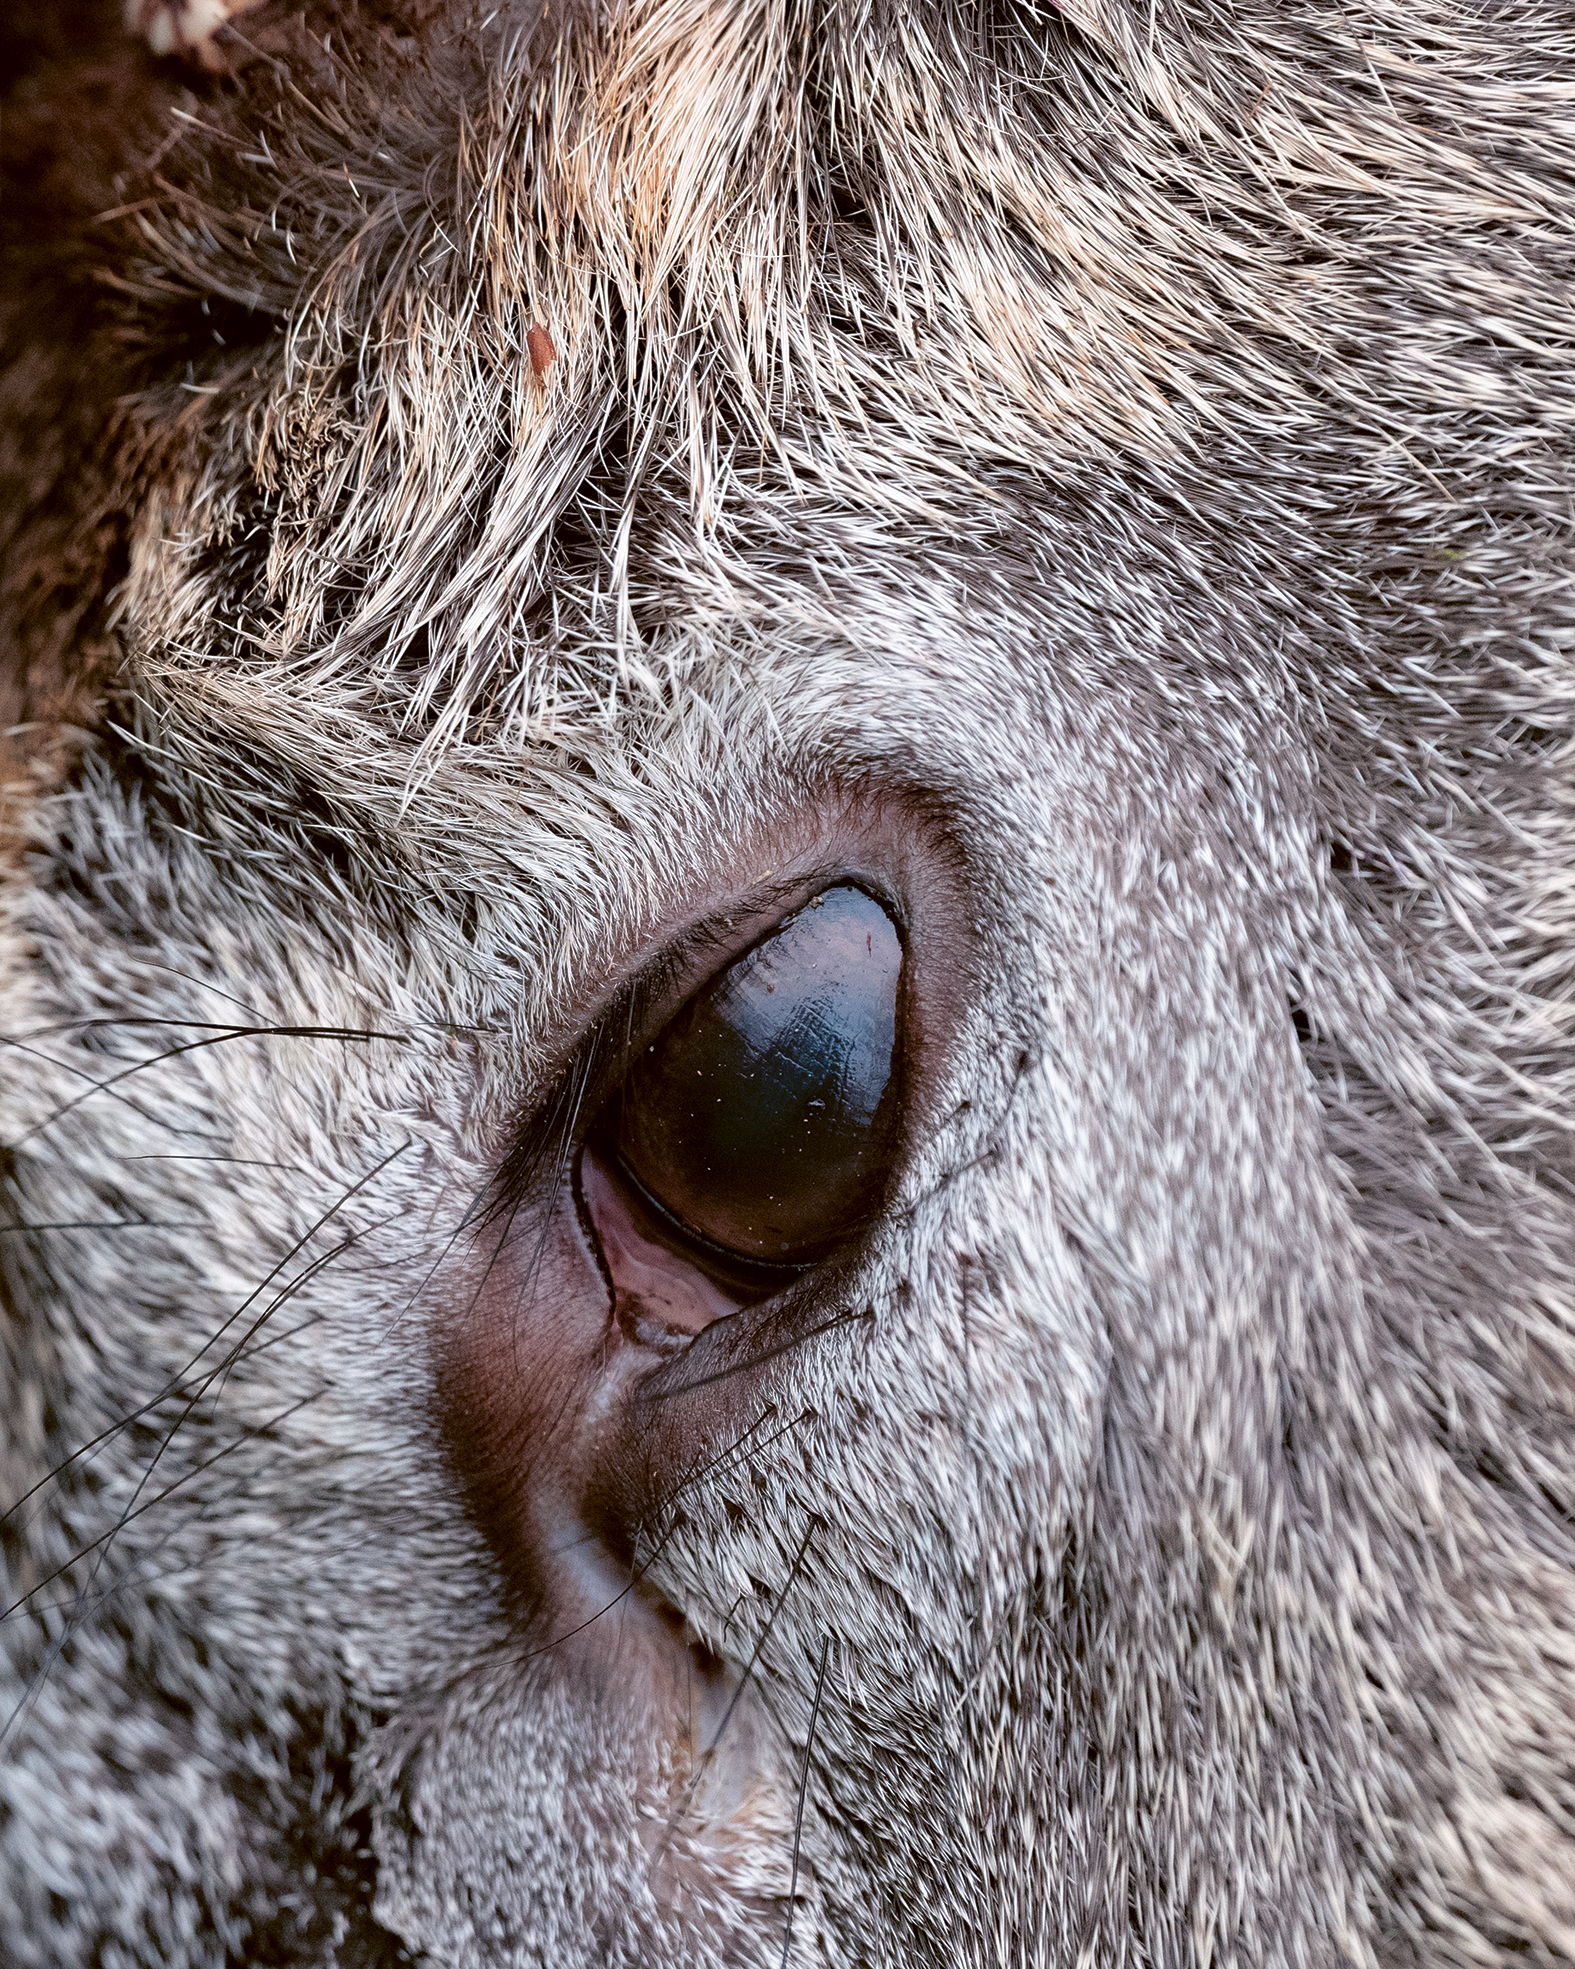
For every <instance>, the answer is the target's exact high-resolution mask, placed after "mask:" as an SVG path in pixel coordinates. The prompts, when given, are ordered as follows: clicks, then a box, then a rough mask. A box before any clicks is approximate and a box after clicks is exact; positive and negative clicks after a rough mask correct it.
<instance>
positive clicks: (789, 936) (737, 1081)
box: [615, 887, 902, 1262]
mask: <svg viewBox="0 0 1575 1969" xmlns="http://www.w3.org/2000/svg"><path fill="white" fill-rule="evenodd" d="M901 972H902V945H901V942H900V941H899V939H898V936H897V929H896V925H895V924H894V923H893V922H892V920H891V918H890V917H889V916H888V915H887V914H886V911H885V910H884V909H883V908H882V907H881V905H880V904H879V903H878V902H876V901H875V900H874V898H873V897H871V896H867V895H866V894H865V893H864V892H863V890H862V889H854V888H847V887H845V888H837V889H828V890H826V891H825V892H824V893H823V894H821V895H819V896H817V897H815V899H814V901H813V902H811V903H809V904H808V905H807V906H806V907H805V908H803V909H801V910H799V911H798V913H797V914H796V915H794V916H791V917H789V918H788V920H787V922H786V923H784V924H783V925H782V927H781V928H780V929H779V930H777V931H775V932H774V933H773V934H772V935H771V936H769V937H767V938H766V939H765V940H764V941H763V942H762V943H759V944H757V945H756V946H755V947H754V949H753V950H750V951H747V952H746V953H745V954H744V956H742V957H741V958H739V960H738V961H737V963H735V964H733V965H732V966H731V967H730V968H729V969H728V970H726V971H724V972H723V973H722V975H721V976H720V977H719V978H716V979H714V980H713V981H712V983H711V984H709V985H708V986H706V987H705V989H704V990H703V991H701V992H700V993H699V994H698V995H697V996H696V997H695V998H693V999H691V1000H690V1002H689V1003H688V1005H686V1006H685V1007H684V1008H683V1009H682V1010H681V1011H680V1012H679V1013H678V1014H677V1016H676V1017H675V1018H674V1019H673V1020H672V1022H671V1023H670V1024H669V1025H668V1027H667V1028H666V1030H665V1031H664V1032H663V1033H662V1035H661V1037H660V1038H659V1039H658V1040H657V1041H656V1043H655V1045H654V1046H652V1047H651V1049H650V1050H649V1052H647V1053H646V1054H645V1056H644V1057H643V1058H642V1059H641V1061H640V1062H639V1064H638V1065H637V1066H636V1067H635V1068H634V1070H633V1072H632V1073H631V1074H630V1075H629V1078H628V1080H627V1081H626V1082H625V1085H624V1090H623V1095H622V1098H621V1102H620V1104H619V1111H618V1115H617V1121H616V1134H615V1140H616V1148H617V1153H618V1155H619V1157H620V1158H621V1160H622V1161H623V1163H624V1164H625V1165H626V1167H627V1169H628V1171H629V1173H630V1174H631V1175H633V1177H634V1178H635V1180H636V1181H637V1182H638V1183H639V1185H640V1187H641V1188H642V1189H644V1190H645V1191H646V1192H647V1193H648V1194H649V1195H650V1196H651V1197H653V1198H654V1199H655V1201H656V1202H657V1203H659V1204H660V1205H661V1206H662V1207H663V1208H664V1209H665V1210H666V1211H668V1212H669V1214H670V1215H672V1216H673V1217H676V1218H677V1219H678V1220H679V1221H680V1222H681V1223H682V1224H683V1225H684V1227H685V1228H686V1229H688V1230H689V1231H691V1232H694V1233H697V1234H698V1235H699V1236H700V1237H701V1238H703V1239H705V1240H707V1241H709V1242H711V1243H713V1244H717V1245H721V1246H723V1247H724V1248H725V1249H726V1250H728V1251H730V1252H733V1253H736V1254H739V1255H742V1256H745V1257H750V1258H758V1259H764V1260H768V1261H770V1260H777V1261H781V1260H787V1261H789V1262H807V1261H808V1260H809V1259H810V1258H813V1257H815V1256H816V1255H818V1254H819V1253H820V1252H821V1251H823V1250H824V1249H825V1248H826V1247H828V1246H830V1245H832V1244H834V1243H835V1242H836V1241H837V1240H838V1239H839V1238H840V1237H845V1236H846V1235H847V1234H848V1233H849V1232H850V1231H852V1230H854V1229H856V1228H857V1226H858V1225H859V1224H860V1223H862V1222H864V1221H865V1220H866V1219H867V1218H868V1217H869V1216H870V1215H871V1213H872V1212H873V1211H874V1210H875V1209H876V1207H877V1206H878V1204H879V1202H880V1195H881V1190H882V1188H883V1185H884V1182H885V1177H886V1173H887V1170H888V1168H889V1166H890V1162H891V1156H892V1151H893V1148H894V1146H895V1139H896V1129H897V1121H898V1114H897V1101H896V1073H895V1068H896V1051H897V989H898V983H899V980H900V977H901Z"/></svg>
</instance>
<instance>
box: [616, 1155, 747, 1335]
mask: <svg viewBox="0 0 1575 1969" xmlns="http://www.w3.org/2000/svg"><path fill="white" fill-rule="evenodd" d="M580 1197H581V1200H582V1202H583V1203H584V1205H585V1211H586V1215H587V1216H588V1217H589V1218H590V1221H591V1226H592V1228H593V1229H594V1231H595V1233H596V1241H597V1244H598V1245H599V1246H600V1248H601V1255H602V1262H603V1263H604V1264H605V1265H606V1267H607V1272H608V1277H609V1279H610V1280H611V1283H612V1289H613V1312H614V1314H615V1316H616V1318H617V1320H618V1324H619V1325H620V1326H621V1327H622V1328H623V1330H624V1332H625V1333H626V1334H628V1336H629V1337H630V1338H631V1339H634V1340H643V1341H645V1342H647V1343H648V1344H650V1343H653V1342H654V1343H658V1344H659V1343H660V1341H661V1340H662V1339H663V1338H664V1337H666V1334H671V1333H672V1332H674V1331H676V1332H679V1333H699V1332H701V1331H703V1329H704V1328H706V1327H708V1326H709V1325H710V1324H711V1323H712V1321H713V1320H719V1319H725V1318H726V1317H727V1316H728V1314H729V1313H736V1312H737V1311H738V1309H739V1307H740V1306H742V1305H744V1304H745V1303H746V1302H745V1300H744V1299H743V1298H742V1297H739V1296H735V1295H734V1294H732V1293H730V1292H728V1291H727V1290H726V1288H725V1287H723V1286H720V1285H717V1284H714V1283H713V1282H712V1281H711V1280H710V1279H708V1278H706V1277H705V1275H704V1274H703V1273H702V1272H700V1271H698V1270H697V1269H696V1268H695V1266H694V1265H693V1264H691V1263H690V1262H688V1261H687V1260H686V1259H683V1258H680V1257H679V1256H678V1255H677V1254H676V1253H675V1252H674V1251H672V1250H671V1249H669V1247H668V1246H667V1245H666V1244H664V1243H662V1242H660V1241H659V1238H658V1235H657V1227H656V1225H655V1224H654V1222H653V1221H652V1219H651V1216H650V1213H649V1212H648V1211H647V1210H646V1209H645V1208H644V1207H643V1206H642V1204H641V1203H640V1200H639V1198H638V1197H636V1196H635V1195H633V1194H632V1193H631V1192H630V1191H629V1190H628V1189H627V1188H626V1187H625V1186H624V1185H623V1184H621V1183H619V1182H618V1181H617V1180H616V1178H615V1177H613V1176H612V1175H611V1174H610V1173H609V1172H608V1171H607V1169H605V1168H604V1167H603V1165H602V1163H601V1161H600V1160H599V1159H598V1157H597V1156H596V1154H595V1152H594V1150H592V1149H587V1150H586V1151H585V1153H584V1155H583V1157H582V1158H581V1162H580ZM664 1329H665V1333H664Z"/></svg>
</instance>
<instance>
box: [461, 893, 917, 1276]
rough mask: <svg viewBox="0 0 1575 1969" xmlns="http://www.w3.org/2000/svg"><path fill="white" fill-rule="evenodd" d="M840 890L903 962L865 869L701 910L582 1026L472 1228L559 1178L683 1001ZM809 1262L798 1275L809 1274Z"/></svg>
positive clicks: (892, 898) (886, 897)
mask: <svg viewBox="0 0 1575 1969" xmlns="http://www.w3.org/2000/svg"><path fill="white" fill-rule="evenodd" d="M843 886H846V887H849V888H857V889H862V890H863V891H864V892H865V894H866V895H869V896H871V897H873V899H874V900H875V901H876V902H878V903H879V904H880V906H881V908H882V909H884V910H885V911H886V913H887V915H888V916H890V918H891V920H892V922H893V923H894V924H895V926H896V930H897V935H898V938H899V940H900V941H901V943H902V947H903V950H904V953H906V951H907V949H908V926H907V916H906V911H905V910H904V908H903V905H902V902H901V899H900V898H899V897H898V896H897V895H896V894H895V893H894V891H893V889H892V886H891V884H890V883H889V882H887V881H885V880H883V879H882V877H881V876H880V874H879V873H878V871H875V870H871V869H864V868H859V867H852V868H849V867H846V866H842V867H838V866H836V865H832V866H830V867H828V868H823V869H820V870H816V871H813V872H808V873H805V874H802V875H800V876H799V877H798V878H797V879H795V880H794V881H792V882H790V883H782V884H778V885H777V886H776V887H775V888H774V889H764V890H757V891H756V892H755V894H754V895H753V896H751V897H749V898H747V899H745V900H744V901H741V902H735V903H732V904H728V905H725V906H722V907H719V908H716V909H712V910H710V911H708V912H707V913H706V915H705V916H703V917H701V918H700V919H699V921H698V922H695V923H691V924H689V925H687V926H686V927H685V928H684V929H682V930H680V931H679V932H678V933H677V934H676V935H675V936H673V937H672V938H670V939H669V940H668V941H667V942H666V943H665V944H663V945H662V946H661V947H660V948H659V949H657V950H656V951H654V952H653V953H652V954H651V956H650V957H649V958H648V959H647V960H646V961H645V962H644V963H643V964H642V965H641V966H640V968H639V970H638V971H636V972H635V974H634V975H633V977H631V978H629V979H628V980H627V981H626V982H625V983H624V984H623V985H622V986H621V987H620V988H619V989H618V990H617V991H616V992H615V993H614V995H613V996H612V997H611V998H610V999H609V1000H608V1001H607V1003H606V1004H605V1005H603V1006H602V1007H601V1008H600V1010H598V1011H597V1012H596V1013H595V1014H594V1015H593V1017H592V1018H591V1019H590V1021H589V1023H588V1024H587V1025H586V1027H585V1029H584V1031H583V1032H582V1033H581V1034H580V1035H579V1037H578V1039H576V1040H575V1042H574V1044H573V1045H572V1047H571V1048H570V1050H569V1052H568V1055H567V1057H566V1058H565V1059H564V1061H563V1064H562V1065H561V1066H560V1067H559V1069H558V1071H557V1073H556V1074H555V1075H554V1076H553V1078H552V1080H551V1081H550V1082H549V1084H548V1087H547V1090H546V1092H545V1094H544V1095H543V1097H542V1098H541V1100H539V1101H538V1102H537V1103H536V1105H535V1106H534V1108H533V1109H532V1110H531V1112H530V1113H529V1114H528V1115H527V1116H526V1117H525V1118H524V1119H523V1120H522V1121H521V1122H520V1123H519V1125H518V1127H517V1129H516V1131H515V1136H514V1140H513V1142H512V1143H511V1145H510V1147H509V1149H508V1151H507V1153H506V1154H505V1155H504V1157H503V1159H502V1161H501V1162H500V1163H499V1165H498V1169H497V1173H496V1175H495V1177H494V1179H493V1183H492V1195H491V1197H490V1198H489V1199H488V1202H487V1204H486V1207H485V1208H484V1209H483V1210H482V1211H481V1212H480V1213H479V1216H478V1218H477V1223H478V1227H479V1228H481V1229H485V1228H486V1226H488V1225H489V1224H495V1223H496V1222H497V1221H498V1220H499V1219H500V1218H503V1217H507V1216H509V1215H511V1214H512V1213H513V1212H514V1211H515V1210H517V1209H518V1208H519V1206H520V1204H521V1203H522V1202H523V1200H524V1199H525V1197H526V1196H527V1195H528V1194H529V1193H530V1191H531V1190H532V1189H533V1188H535V1186H536V1185H537V1184H538V1183H539V1181H540V1180H541V1178H542V1176H543V1175H544V1174H545V1173H546V1172H547V1170H548V1169H549V1168H551V1169H553V1171H554V1174H555V1175H556V1176H558V1177H561V1176H562V1175H563V1174H564V1173H565V1171H566V1170H567V1167H568V1165H569V1163H570V1162H572V1160H573V1158H574V1156H575V1155H576V1154H577V1153H578V1150H579V1148H580V1146H581V1144H582V1143H583V1142H584V1141H585V1140H586V1138H587V1137H588V1136H589V1135H590V1133H591V1132H592V1130H593V1128H594V1126H595V1123H596V1121H597V1118H598V1117H599V1116H600V1114H601V1112H602V1109H603V1108H604V1107H605V1106H606V1104H607V1102H608V1101H609V1100H610V1099H611V1097H612V1095H613V1094H614V1092H615V1091H616V1090H617V1088H618V1087H619V1086H620V1085H621V1084H622V1082H623V1080H624V1079H625V1077H626V1076H627V1074H628V1072H629V1069H630V1067H631V1066H632V1065H633V1064H634V1062H635V1060H636V1059H637V1058H638V1057H639V1055H640V1053H641V1052H642V1051H643V1049H644V1048H645V1047H646V1046H648V1045H649V1044H650V1043H651V1041H652V1040H653V1039H654V1038H655V1037H656V1036H657V1034H658V1033H660V1032H661V1031H662V1030H663V1029H664V1028H665V1027H666V1025H667V1024H668V1022H669V1021H670V1020H671V1019H672V1018H673V1017H674V1016H675V1015H676V1014H677V1013H678V1011H679V1010H680V1009H681V1008H682V1007H683V1006H684V1005H685V1004H687V1003H688V1001H689V1000H690V999H691V998H692V997H694V996H695V995H696V994H697V993H698V992H701V991H703V990H704V989H705V988H706V986H707V985H708V984H709V983H710V982H711V981H712V980H713V979H714V978H716V977H718V976H720V975H721V973H722V972H723V971H724V970H726V969H728V968H729V967H730V966H732V965H733V964H736V963H737V962H738V960H739V959H740V958H741V957H743V956H744V955H745V954H746V953H747V952H748V951H750V950H753V949H754V947H755V945H756V944H758V943H763V942H764V941H765V939H766V938H767V937H769V936H772V935H774V934H775V932H776V931H777V930H778V929H779V928H780V927H781V926H782V924H783V922H784V921H785V920H786V919H787V918H788V917H789V916H792V915H793V914H795V913H796V912H797V911H798V910H800V909H803V908H807V907H808V905H809V904H810V903H811V902H812V901H813V900H814V898H815V897H816V896H818V895H822V894H824V893H825V891H826V890H827V889H834V888H839V887H843ZM740 918H743V919H744V920H745V921H746V922H747V923H748V925H749V928H748V930H747V932H746V933H745V934H743V935H738V934H737V932H736V925H737V924H738V921H739V919H740ZM903 989H904V991H906V990H907V989H908V983H907V981H906V980H905V981H904V986H903ZM615 1038H616V1039H617V1041H618V1043H617V1046H616V1050H614V1049H613V1045H612V1042H613V1041H614V1039H615ZM901 1071H902V1067H901V1064H900V1063H899V1072H901ZM903 1077H904V1079H906V1074H905V1073H904V1075H903ZM685 1228H687V1227H685ZM688 1235H689V1236H690V1237H693V1235H694V1234H693V1233H688ZM696 1241H697V1243H700V1244H703V1243H704V1240H696ZM813 1263H814V1261H810V1262H809V1263H808V1264H807V1265H806V1266H805V1267H804V1268H803V1269H805V1270H809V1269H813Z"/></svg>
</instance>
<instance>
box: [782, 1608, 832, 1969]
mask: <svg viewBox="0 0 1575 1969" xmlns="http://www.w3.org/2000/svg"><path fill="white" fill-rule="evenodd" d="M830 1652H831V1636H830V1635H829V1634H828V1635H827V1636H826V1638H825V1639H824V1640H823V1641H822V1642H821V1644H820V1667H819V1668H818V1669H817V1670H816V1673H815V1700H814V1702H813V1703H812V1704H811V1705H810V1711H809V1735H808V1736H807V1737H806V1738H805V1739H804V1768H803V1770H802V1771H801V1772H800V1773H799V1779H798V1808H797V1810H796V1811H795V1812H794V1814H793V1872H792V1876H791V1878H790V1879H789V1881H788V1904H787V1927H786V1929H785V1930H784V1932H783V1935H782V1969H788V1957H789V1955H790V1954H791V1953H792V1949H793V1903H794V1901H795V1899H796V1898H797V1895H798V1846H799V1839H800V1837H801V1836H802V1834H803V1831H804V1795H805V1793H806V1792H807V1791H808V1790H809V1754H810V1752H811V1751H812V1750H813V1749H814V1748H815V1725H816V1724H817V1723H818V1722H819V1721H820V1697H821V1692H822V1690H823V1689H824V1688H825V1686H826V1657H827V1656H828V1655H829V1654H830Z"/></svg>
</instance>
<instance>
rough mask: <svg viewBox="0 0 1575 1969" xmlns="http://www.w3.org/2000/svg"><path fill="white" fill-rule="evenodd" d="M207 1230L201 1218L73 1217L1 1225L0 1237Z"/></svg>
mask: <svg viewBox="0 0 1575 1969" xmlns="http://www.w3.org/2000/svg"><path fill="white" fill-rule="evenodd" d="M207 1228H208V1226H207V1225H206V1224H205V1223H204V1222H203V1221H202V1219H201V1218H195V1219H193V1220H192V1222H190V1223H185V1222H181V1221H171V1220H169V1219H166V1218H162V1217H106V1218H104V1219H103V1220H102V1221H97V1222H96V1221H94V1220H93V1219H92V1218H88V1217H72V1218H61V1219H60V1220H59V1221H58V1222H55V1223H50V1224H0V1237H14V1236H15V1235H16V1234H17V1233H18V1232H19V1231H204V1230H206V1229H207Z"/></svg>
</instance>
